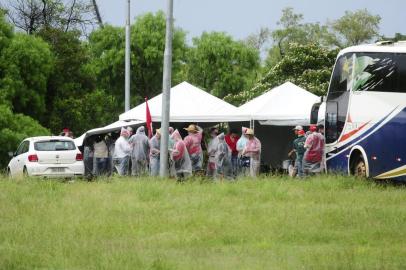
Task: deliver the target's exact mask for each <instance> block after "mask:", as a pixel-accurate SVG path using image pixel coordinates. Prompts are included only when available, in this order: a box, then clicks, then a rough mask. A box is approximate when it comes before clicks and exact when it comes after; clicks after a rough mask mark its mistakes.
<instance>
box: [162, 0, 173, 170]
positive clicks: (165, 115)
mask: <svg viewBox="0 0 406 270" xmlns="http://www.w3.org/2000/svg"><path fill="white" fill-rule="evenodd" d="M172 31H173V0H167V10H166V38H165V53H164V70H163V73H164V74H163V79H162V80H163V82H162V116H161V147H160V150H161V153H160V164H159V176H160V177H167V176H168V141H169V118H170V117H169V115H170V104H171V103H170V93H171V78H172V36H173V33H172Z"/></svg>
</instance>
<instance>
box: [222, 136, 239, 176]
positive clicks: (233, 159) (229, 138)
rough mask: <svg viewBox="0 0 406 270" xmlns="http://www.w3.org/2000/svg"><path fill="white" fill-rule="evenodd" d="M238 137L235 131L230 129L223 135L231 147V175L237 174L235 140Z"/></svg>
mask: <svg viewBox="0 0 406 270" xmlns="http://www.w3.org/2000/svg"><path fill="white" fill-rule="evenodd" d="M239 139H240V137H239V136H238V134H237V131H235V130H234V129H231V130H230V132H229V133H228V134H227V135H226V136H225V141H226V143H227V145H228V147H230V149H231V167H232V173H233V177H236V176H237V172H238V150H237V142H238V140H239Z"/></svg>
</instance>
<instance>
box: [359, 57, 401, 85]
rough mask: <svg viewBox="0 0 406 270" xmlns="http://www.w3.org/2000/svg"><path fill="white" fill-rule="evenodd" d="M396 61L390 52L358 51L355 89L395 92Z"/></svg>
mask: <svg viewBox="0 0 406 270" xmlns="http://www.w3.org/2000/svg"><path fill="white" fill-rule="evenodd" d="M395 74H396V63H395V61H394V60H393V54H390V53H357V54H356V57H355V61H354V73H353V76H354V81H353V83H352V89H353V91H375V92H394V91H395V87H396V84H395V82H396V75H395Z"/></svg>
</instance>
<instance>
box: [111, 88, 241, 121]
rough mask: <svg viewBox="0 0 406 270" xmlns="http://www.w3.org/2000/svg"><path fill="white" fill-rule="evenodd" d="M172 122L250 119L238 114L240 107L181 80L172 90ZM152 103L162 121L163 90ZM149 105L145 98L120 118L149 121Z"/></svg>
mask: <svg viewBox="0 0 406 270" xmlns="http://www.w3.org/2000/svg"><path fill="white" fill-rule="evenodd" d="M170 95H171V107H170V121H171V122H197V123H215V122H236V121H248V119H247V118H246V117H242V116H240V117H238V114H239V113H238V109H237V108H236V107H235V106H233V105H231V104H229V103H227V102H225V101H223V100H221V99H219V98H217V97H215V96H213V95H211V94H209V93H207V92H206V91H204V90H202V89H199V88H197V87H195V86H193V85H191V84H189V83H187V82H183V83H180V84H178V85H176V86H174V87H172V89H171V91H170ZM148 106H149V109H150V112H151V116H152V121H153V122H160V121H161V111H162V94H160V95H158V96H156V97H154V98H152V99H150V100H149V101H148ZM145 117H146V105H145V102H144V103H142V104H140V105H138V106H137V107H135V108H133V109H131V110H129V111H128V112H125V113H123V114H121V115H120V117H119V119H120V120H125V121H128V120H140V121H145Z"/></svg>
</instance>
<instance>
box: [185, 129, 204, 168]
mask: <svg viewBox="0 0 406 270" xmlns="http://www.w3.org/2000/svg"><path fill="white" fill-rule="evenodd" d="M184 130H186V131H187V132H188V136H186V137H185V139H184V140H183V141H184V143H185V145H186V149H187V151H188V153H189V156H190V161H191V162H192V171H193V173H195V172H197V171H201V170H202V166H203V150H202V137H203V129H202V128H201V127H199V126H197V125H193V124H192V125H189V126H188V127H187V128H184Z"/></svg>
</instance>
